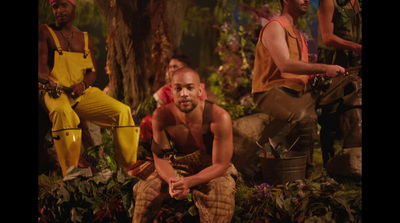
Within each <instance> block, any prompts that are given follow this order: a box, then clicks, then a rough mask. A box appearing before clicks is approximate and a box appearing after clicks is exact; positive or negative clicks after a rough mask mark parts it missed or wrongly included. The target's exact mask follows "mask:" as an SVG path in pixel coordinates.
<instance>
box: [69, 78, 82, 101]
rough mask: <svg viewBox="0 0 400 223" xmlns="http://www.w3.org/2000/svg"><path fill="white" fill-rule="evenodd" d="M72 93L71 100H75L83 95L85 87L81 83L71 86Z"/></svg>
mask: <svg viewBox="0 0 400 223" xmlns="http://www.w3.org/2000/svg"><path fill="white" fill-rule="evenodd" d="M70 88H72V89H73V91H72V92H71V93H70V95H71V97H72V98H77V97H79V96H81V95H82V94H83V91H84V90H85V86H84V83H83V82H80V83H77V84H74V85H71V87H70Z"/></svg>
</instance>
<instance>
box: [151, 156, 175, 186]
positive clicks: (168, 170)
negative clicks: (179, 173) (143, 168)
mask: <svg viewBox="0 0 400 223" xmlns="http://www.w3.org/2000/svg"><path fill="white" fill-rule="evenodd" d="M153 157H154V165H155V167H156V170H157V173H158V175H159V176H160V177H161V178H162V179H163V180H164V181H165V182H167V183H168V184H169V179H170V178H171V177H175V172H174V168H172V166H171V164H170V163H169V161H168V160H165V159H162V158H159V157H158V156H157V155H156V154H154V153H153Z"/></svg>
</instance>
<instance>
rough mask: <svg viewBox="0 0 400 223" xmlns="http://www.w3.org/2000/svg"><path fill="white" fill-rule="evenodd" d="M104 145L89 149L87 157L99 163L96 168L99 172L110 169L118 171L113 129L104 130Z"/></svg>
mask: <svg viewBox="0 0 400 223" xmlns="http://www.w3.org/2000/svg"><path fill="white" fill-rule="evenodd" d="M102 131H103V133H102V134H101V136H102V142H103V143H102V144H100V145H98V146H94V147H90V148H88V149H87V155H88V156H89V157H90V158H92V159H94V160H96V161H97V165H95V168H96V169H97V170H98V171H102V170H104V169H107V168H110V169H111V170H112V171H114V172H115V171H117V162H116V161H115V147H114V145H113V141H112V137H111V133H112V129H103V130H102Z"/></svg>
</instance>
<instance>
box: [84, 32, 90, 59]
mask: <svg viewBox="0 0 400 223" xmlns="http://www.w3.org/2000/svg"><path fill="white" fill-rule="evenodd" d="M83 36H84V40H85V52H84V53H83V58H86V57H87V56H88V55H89V52H90V51H89V35H88V33H87V32H83Z"/></svg>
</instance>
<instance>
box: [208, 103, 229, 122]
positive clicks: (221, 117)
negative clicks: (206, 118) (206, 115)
mask: <svg viewBox="0 0 400 223" xmlns="http://www.w3.org/2000/svg"><path fill="white" fill-rule="evenodd" d="M226 122H229V123H230V122H232V120H231V116H230V115H229V113H228V112H227V111H226V110H225V109H223V108H221V107H220V106H218V105H216V104H213V113H212V117H211V123H216V124H218V123H220V124H222V123H226Z"/></svg>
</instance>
